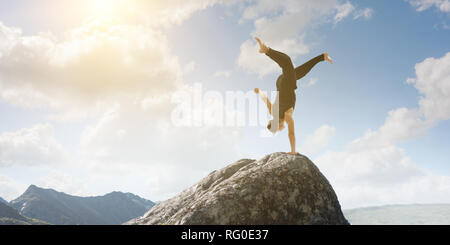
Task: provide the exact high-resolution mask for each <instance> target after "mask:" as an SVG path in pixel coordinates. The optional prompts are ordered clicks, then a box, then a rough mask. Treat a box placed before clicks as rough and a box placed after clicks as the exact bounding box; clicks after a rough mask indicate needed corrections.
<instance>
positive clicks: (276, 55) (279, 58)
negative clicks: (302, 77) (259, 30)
mask: <svg viewBox="0 0 450 245" xmlns="http://www.w3.org/2000/svg"><path fill="white" fill-rule="evenodd" d="M255 39H256V41H258V44H259V52H260V53H264V54H266V55H267V56H268V57H269V58H271V59H272V60H273V61H275V62H276V63H277V64H278V65H279V66H280V67H281V69H282V70H283V74H287V76H288V75H291V74H292V73H293V70H294V65H293V64H292V61H291V58H290V57H289V56H288V55H287V54H285V53H282V52H280V51H277V50H274V49H272V48H269V47H267V46H266V45H265V44H264V43H262V42H261V40H260V39H259V38H257V37H255Z"/></svg>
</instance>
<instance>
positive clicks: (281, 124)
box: [267, 118, 284, 134]
mask: <svg viewBox="0 0 450 245" xmlns="http://www.w3.org/2000/svg"><path fill="white" fill-rule="evenodd" d="M267 129H268V130H269V131H270V132H272V133H273V134H274V133H276V132H278V131H281V130H283V129H284V118H282V119H279V120H278V127H277V122H276V121H275V119H272V120H270V121H269V123H268V124H267Z"/></svg>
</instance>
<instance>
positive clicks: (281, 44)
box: [0, 0, 450, 209]
mask: <svg viewBox="0 0 450 245" xmlns="http://www.w3.org/2000/svg"><path fill="white" fill-rule="evenodd" d="M254 36H259V37H260V38H261V39H262V40H263V41H264V42H265V43H266V44H267V45H268V46H269V47H272V48H274V49H278V50H281V51H283V52H286V53H287V54H289V55H290V56H291V58H292V59H293V61H294V64H295V65H300V64H302V63H303V62H306V61H307V60H308V59H310V58H312V57H315V56H316V55H318V54H320V53H322V52H325V51H327V52H329V54H330V56H331V57H332V58H333V59H334V61H335V62H334V64H332V65H331V64H328V63H325V62H323V63H320V64H318V65H317V66H316V67H315V68H314V69H313V70H312V71H311V72H310V73H309V74H308V75H307V76H306V77H304V78H303V79H302V80H300V81H299V89H298V90H297V104H296V109H295V112H294V119H295V123H296V125H295V126H296V135H297V148H298V151H299V152H300V153H302V154H305V155H307V156H308V157H309V158H310V159H312V160H313V161H314V162H315V164H316V165H317V166H318V167H319V169H320V170H321V171H322V172H323V173H324V175H325V176H326V177H327V178H328V179H329V181H330V183H331V184H332V185H333V187H334V189H335V191H336V192H337V194H338V198H339V200H340V202H341V205H342V206H343V208H344V209H346V208H354V207H362V206H371V205H383V204H398V203H449V202H450V165H449V163H450V162H449V160H448V159H449V158H450V152H449V151H448V149H450V122H449V120H448V119H450V46H449V43H450V1H449V0H396V1H391V0H380V1H367V0H364V1H346V0H320V1H317V0H314V1H313V0H303V1H299V0H286V1H271V0H259V1H250V0H248V1H244V0H242V1H238V0H228V1H227V0H170V1H156V0H155V1H143V0H129V1H126V0H93V1H91V0H89V1H88V0H77V1H75V0H74V1H59V0H40V1H26V0H5V1H2V2H1V8H0V115H1V123H0V196H1V197H3V198H5V199H6V200H12V199H14V198H16V197H18V196H19V195H20V194H21V193H22V192H23V191H24V190H25V189H26V188H27V187H28V185H30V184H35V185H38V186H41V187H47V188H54V189H56V190H58V191H64V192H66V193H69V194H73V195H81V196H90V195H103V194H106V193H108V192H111V191H124V192H132V193H135V194H138V195H140V196H142V197H144V198H147V199H150V200H153V201H160V200H164V199H167V198H169V197H171V196H173V195H175V194H177V193H178V192H180V191H181V190H183V189H184V188H187V187H189V186H190V185H192V184H194V183H195V182H197V181H198V180H200V179H201V178H202V177H204V176H205V175H207V174H208V173H209V172H211V171H213V170H215V169H219V168H222V167H224V166H226V165H228V164H230V163H232V162H234V161H236V160H238V159H241V158H254V159H258V158H260V157H262V156H264V155H266V154H269V153H272V152H278V151H288V150H289V141H288V138H287V132H286V131H284V132H281V133H280V134H277V135H276V136H268V135H267V132H266V131H267V130H265V125H264V124H265V123H266V122H267V119H268V117H267V115H265V114H264V113H260V114H261V115H259V120H260V121H261V123H257V124H254V123H253V124H252V123H249V121H250V119H248V116H247V115H248V114H250V112H251V111H255V110H256V109H254V108H260V107H259V106H260V105H261V104H260V103H259V104H258V105H253V104H251V105H252V106H253V107H252V108H249V107H246V108H244V109H243V110H241V109H239V108H234V107H233V106H230V105H227V103H226V100H225V99H223V100H220V98H225V97H226V96H227V94H228V93H232V94H233V93H235V94H236V93H237V92H242V94H244V93H247V92H249V93H248V95H251V91H252V90H253V88H255V87H259V88H260V89H261V90H264V91H272V90H275V80H276V78H277V76H278V75H279V74H280V71H281V70H280V68H279V67H278V66H277V65H276V64H275V63H273V62H271V60H270V59H268V58H267V57H265V56H264V55H261V54H259V53H258V47H257V44H256V43H255V42H254V40H253V37H254ZM180 94H181V95H184V96H185V97H186V96H187V97H186V98H191V100H189V101H191V102H192V103H191V106H190V107H189V108H191V109H192V110H191V114H192V118H191V119H192V120H191V123H190V124H189V125H181V126H180V125H178V124H177V120H174V118H176V117H174V115H177V114H176V113H174V112H176V111H177V109H180V107H179V106H180V105H179V104H178V102H179V101H178V100H177V98H178V99H179V97H180V96H178V97H177V96H175V95H180ZM199 94H200V95H202V97H200V99H198V100H197V99H196V98H197V97H196V95H199ZM206 94H209V96H210V97H208V96H207V95H206ZM203 95H204V96H203ZM181 97H182V96H181ZM186 98H185V99H184V101H186ZM183 108H185V107H183ZM218 111H220V112H224V113H223V115H225V116H222V117H221V116H220V115H222V114H221V113H217V112H218ZM230 115H231V116H230ZM230 117H232V118H242V117H243V118H244V119H245V118H247V119H248V120H246V121H245V123H243V124H230V125H228V124H226V123H222V122H224V121H226V120H228V119H230ZM184 121H185V120H184ZM178 122H179V120H178Z"/></svg>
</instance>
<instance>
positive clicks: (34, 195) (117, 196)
mask: <svg viewBox="0 0 450 245" xmlns="http://www.w3.org/2000/svg"><path fill="white" fill-rule="evenodd" d="M10 205H11V206H12V207H14V208H15V209H17V210H20V213H21V214H23V215H25V216H28V217H31V218H36V219H40V220H43V221H46V222H49V223H52V224H86V225H89V224H121V223H123V222H125V221H128V220H130V219H133V218H136V217H138V216H141V215H143V214H144V213H145V212H146V211H148V210H149V209H150V208H151V207H153V205H155V203H153V202H152V201H150V200H146V199H143V198H140V197H139V196H136V195H134V194H131V193H130V194H127V193H123V192H120V191H113V192H110V193H108V194H105V195H103V196H90V197H80V196H73V195H69V194H66V193H64V192H58V191H56V190H54V189H44V188H41V187H38V186H36V185H30V186H29V187H28V188H27V190H26V191H25V192H24V193H23V194H22V195H21V196H20V197H18V198H17V199H15V200H13V201H11V202H10Z"/></svg>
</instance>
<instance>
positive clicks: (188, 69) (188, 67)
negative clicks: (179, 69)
mask: <svg viewBox="0 0 450 245" xmlns="http://www.w3.org/2000/svg"><path fill="white" fill-rule="evenodd" d="M195 66H196V63H195V61H191V62H189V63H187V64H186V65H184V66H183V73H184V74H188V73H191V72H193V71H194V70H195Z"/></svg>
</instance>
